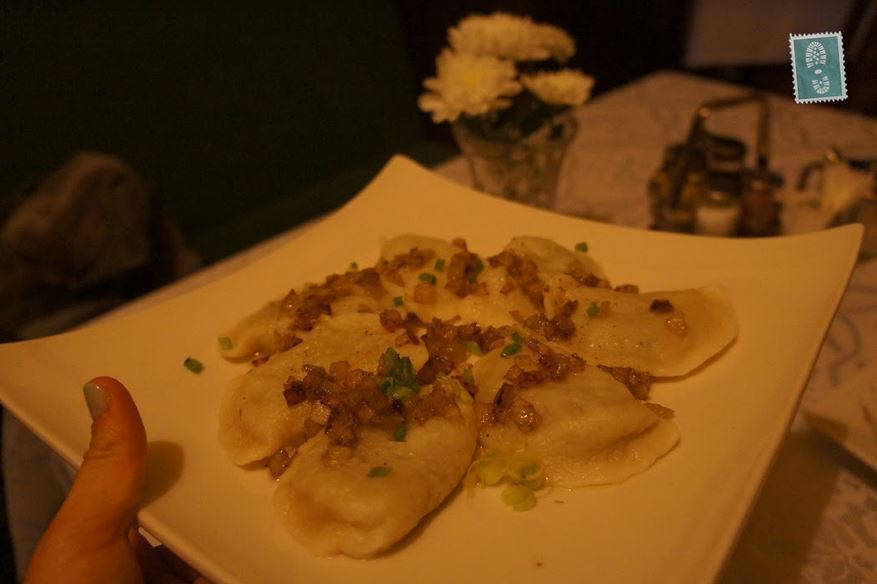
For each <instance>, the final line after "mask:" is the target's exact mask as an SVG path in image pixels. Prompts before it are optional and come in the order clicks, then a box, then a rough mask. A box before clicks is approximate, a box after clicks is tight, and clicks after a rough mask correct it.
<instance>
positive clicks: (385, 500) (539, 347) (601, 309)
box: [219, 235, 737, 557]
mask: <svg viewBox="0 0 877 584" xmlns="http://www.w3.org/2000/svg"><path fill="white" fill-rule="evenodd" d="M580 250H586V246H584V245H582V246H577V249H576V250H575V251H574V250H571V249H567V248H565V247H562V246H560V245H558V244H557V243H555V242H553V241H551V240H549V239H545V238H541V237H515V238H514V239H512V241H511V242H510V243H509V244H508V245H507V246H506V247H505V248H504V249H503V250H500V251H499V252H498V253H496V254H495V255H492V256H485V257H482V256H479V255H478V254H477V253H475V252H474V251H473V250H469V249H468V247H467V246H466V243H465V242H464V241H463V240H454V241H452V242H448V241H444V240H440V239H435V238H430V237H423V236H416V235H401V236H398V237H395V238H392V239H390V240H388V241H386V242H384V244H383V246H382V250H381V255H380V257H379V258H378V260H377V263H376V264H375V265H374V266H373V267H368V268H364V269H359V268H357V267H355V266H352V267H351V270H349V271H348V272H346V273H344V274H336V275H331V276H329V277H327V278H326V280H325V281H324V282H323V283H314V284H307V285H305V286H303V287H301V288H300V289H299V290H291V291H290V292H289V293H288V294H286V295H285V296H284V297H283V298H282V299H277V300H274V301H272V302H269V303H268V304H266V305H265V307H263V308H262V309H260V310H258V311H257V312H255V313H254V314H252V315H250V316H248V317H245V318H243V319H242V320H241V321H240V323H239V324H237V325H236V326H235V327H233V328H232V329H231V330H229V331H227V332H226V333H225V334H224V335H223V339H222V340H223V342H222V346H223V355H224V356H225V357H227V358H229V359H232V360H250V361H252V364H253V367H252V368H251V369H250V370H249V371H248V372H247V373H245V374H244V375H241V376H240V377H238V378H236V379H234V380H233V381H232V382H231V383H230V385H229V387H228V388H227V390H226V392H225V394H224V397H223V402H222V405H221V409H220V421H219V440H220V443H221V444H222V446H223V448H224V449H225V450H226V452H227V453H228V455H229V458H230V459H231V461H232V462H233V463H235V464H238V465H250V464H252V463H258V462H261V463H264V464H265V466H268V467H269V469H270V471H271V475H272V476H273V477H274V478H276V479H277V480H278V487H277V489H276V491H275V495H274V506H275V509H276V510H277V512H278V515H279V517H280V518H281V521H282V522H283V524H284V525H285V526H286V528H287V529H288V531H289V532H290V533H291V534H292V536H293V537H295V538H296V539H297V540H298V541H300V542H301V543H302V544H303V545H304V546H306V547H307V548H308V549H310V550H312V551H313V552H314V553H318V554H324V555H332V554H339V553H341V554H346V555H349V556H352V557H370V556H373V555H374V554H376V553H379V552H382V551H385V550H387V549H390V548H392V546H393V545H394V544H396V543H397V542H399V541H400V540H401V539H403V538H404V537H405V535H406V534H407V533H409V532H410V531H411V530H412V529H413V528H414V527H415V526H416V525H417V524H418V523H419V522H420V520H421V519H422V518H423V517H424V516H425V515H426V514H428V513H430V512H431V511H432V510H434V509H435V508H436V507H437V506H438V505H439V504H440V503H441V502H442V501H443V500H444V499H446V498H447V497H448V496H449V495H450V494H451V493H453V492H454V490H455V489H456V487H457V485H458V484H460V482H461V480H462V479H463V477H464V476H466V475H467V470H468V476H470V477H472V476H475V480H477V481H480V482H482V483H484V484H496V483H498V482H506V483H510V484H511V485H513V486H514V488H516V489H523V490H524V491H527V492H528V494H529V495H530V496H532V493H529V489H537V488H539V487H541V485H542V484H543V482H544V484H546V485H548V486H550V487H564V488H573V487H582V486H586V485H593V484H606V483H615V482H619V481H623V480H625V479H627V478H628V477H630V476H632V475H634V474H637V473H640V472H642V471H644V470H646V469H647V468H649V467H650V466H651V465H652V464H654V463H655V461H657V460H658V459H659V458H661V457H662V456H664V455H665V454H666V453H667V452H669V451H670V450H672V449H673V447H674V446H675V445H676V444H677V442H678V441H679V439H680V438H679V432H678V429H677V427H676V424H675V423H674V421H673V412H672V411H670V410H668V409H667V408H663V407H661V406H659V405H657V404H653V403H651V402H649V401H648V397H649V396H648V394H649V387H650V384H651V380H652V379H653V378H656V377H672V376H679V375H686V374H689V373H691V372H693V371H695V370H697V369H698V368H699V367H701V366H703V365H704V364H705V363H707V362H708V361H709V360H710V359H711V358H712V357H714V356H715V355H717V354H718V353H720V352H721V351H722V350H723V349H724V348H725V347H727V346H728V345H729V344H730V343H731V342H732V341H733V339H734V338H735V337H736V334H737V324H736V318H735V316H734V311H733V308H732V306H731V303H730V299H729V298H728V296H727V294H726V293H725V292H724V291H723V289H722V288H720V287H718V286H714V285H710V286H704V287H702V288H698V289H695V290H679V291H666V292H649V293H640V292H639V289H638V288H637V287H636V286H633V285H622V286H616V287H613V286H612V285H611V284H610V282H609V279H608V277H607V274H606V271H605V270H604V269H603V267H601V266H600V265H599V264H598V263H597V262H596V261H595V260H594V259H593V258H592V257H591V256H590V254H589V253H587V251H580ZM704 284H705V285H706V284H709V283H704ZM488 459H489V460H491V461H496V460H527V461H529V462H528V467H527V468H528V470H527V471H526V472H524V473H523V474H522V473H521V472H517V471H516V472H511V473H509V474H507V475H505V476H504V477H503V476H500V475H496V476H493V477H492V478H489V479H487V480H485V479H484V478H483V477H482V476H481V475H479V474H478V472H477V470H478V467H479V464H480V462H483V461H485V460H488ZM536 468H538V475H539V476H540V482H539V483H538V485H537V484H536V483H535V482H534V481H532V480H527V479H526V476H529V475H528V473H532V472H534V469H536ZM473 469H475V471H476V472H475V474H474V475H473ZM522 476H524V477H525V478H523V479H522V478H521V477H522ZM504 498H505V496H504ZM533 501H534V502H535V499H533ZM513 508H515V509H523V508H526V506H521V505H513Z"/></svg>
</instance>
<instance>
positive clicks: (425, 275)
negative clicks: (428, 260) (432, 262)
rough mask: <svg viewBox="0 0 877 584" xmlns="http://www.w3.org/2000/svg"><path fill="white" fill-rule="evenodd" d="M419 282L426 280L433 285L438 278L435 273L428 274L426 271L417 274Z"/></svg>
mask: <svg viewBox="0 0 877 584" xmlns="http://www.w3.org/2000/svg"><path fill="white" fill-rule="evenodd" d="M418 278H419V279H420V281H421V282H426V283H427V284H431V285H433V286H435V284H436V282H438V278H436V277H435V274H430V273H428V272H424V273H422V274H420V276H418Z"/></svg>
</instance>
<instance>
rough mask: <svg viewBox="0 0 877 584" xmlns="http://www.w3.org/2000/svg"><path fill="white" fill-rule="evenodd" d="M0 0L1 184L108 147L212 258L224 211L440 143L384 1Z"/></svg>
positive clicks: (346, 177)
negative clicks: (90, 0) (156, 0)
mask: <svg viewBox="0 0 877 584" xmlns="http://www.w3.org/2000/svg"><path fill="white" fill-rule="evenodd" d="M2 11H3V13H2V14H0V27H2V34H0V55H2V65H0V66H2V69H0V78H2V80H3V81H2V89H0V96H2V97H0V108H2V110H0V111H3V116H4V118H5V120H4V122H3V127H4V128H3V131H2V138H0V164H2V170H0V192H2V193H4V194H6V195H7V196H8V194H9V193H12V192H14V191H15V190H16V189H17V188H18V187H20V186H21V185H22V183H24V182H25V181H27V180H28V179H31V178H35V177H38V176H40V175H41V174H43V173H45V172H47V171H48V170H50V169H52V168H53V167H55V166H57V165H58V164H60V162H62V161H63V160H64V159H65V158H66V157H68V156H69V155H71V154H72V153H73V152H75V151H77V150H100V151H106V152H110V153H114V154H117V155H119V156H120V157H121V158H123V159H124V160H126V161H128V162H129V163H131V164H132V165H133V166H134V168H135V169H137V170H138V171H139V172H140V173H141V174H142V175H143V176H144V177H145V178H146V179H147V180H149V181H150V182H151V183H152V184H153V186H154V189H155V193H156V194H157V196H158V197H159V198H160V199H161V201H162V202H163V204H164V206H165V207H166V209H167V210H168V212H169V213H170V214H171V215H172V216H173V217H175V218H176V219H177V221H178V222H179V223H180V224H181V225H182V227H183V228H184V230H185V231H186V233H187V234H188V235H190V237H192V238H193V239H194V240H195V241H196V243H202V244H205V245H207V248H208V249H206V250H205V251H206V252H207V253H208V254H209V255H210V256H212V257H217V256H219V255H223V254H224V253H226V252H228V251H232V249H229V246H227V245H226V246H223V245H221V242H220V241H219V240H220V239H221V237H220V236H221V235H222V230H223V226H226V228H231V227H233V224H234V222H235V221H240V220H242V219H243V218H245V217H246V216H248V215H249V214H251V213H253V212H254V211H255V210H258V209H260V208H263V207H265V206H270V205H272V204H274V203H276V202H277V201H278V200H279V199H280V198H283V197H284V196H291V195H295V194H296V193H298V196H297V197H295V198H297V199H301V200H299V201H298V204H296V205H292V206H290V208H288V209H284V211H285V217H284V220H286V221H292V222H293V223H294V222H296V221H300V220H301V219H304V218H307V217H309V216H312V215H314V214H316V213H319V212H323V211H325V210H327V209H328V208H331V207H333V206H336V205H337V204H339V203H340V202H341V201H342V200H344V198H345V195H347V194H353V193H355V192H356V190H357V189H358V187H359V186H361V183H362V182H364V180H365V178H366V177H367V175H368V174H370V173H371V172H372V171H373V170H374V169H376V168H377V167H378V166H379V165H380V164H381V163H382V162H383V161H384V160H385V159H386V158H387V157H388V156H390V155H391V154H392V153H394V152H397V151H407V152H410V153H412V154H415V155H416V156H417V157H418V158H421V159H423V160H425V161H427V162H430V161H433V160H434V159H435V158H436V156H437V154H436V153H435V152H431V151H430V150H429V149H428V148H425V145H424V144H423V140H422V135H423V128H422V123H423V122H422V120H421V118H420V117H419V115H418V112H417V109H416V105H415V100H416V94H417V91H418V81H417V80H416V79H415V78H414V76H413V73H412V70H411V68H410V66H409V61H408V54H407V49H406V40H405V34H404V30H403V22H402V19H401V18H400V16H399V11H398V7H397V6H396V4H394V3H393V2H354V1H344V2H340V1H336V2H332V3H331V7H330V6H328V5H327V4H326V3H323V2H314V1H304V2H290V3H276V6H273V7H271V9H270V10H261V11H260V10H255V9H253V7H252V6H250V5H247V4H241V3H212V4H210V5H209V6H208V5H207V4H206V3H201V2H186V3H174V4H173V5H171V4H168V5H166V6H163V7H156V6H155V5H147V4H145V3H144V4H141V3H133V2H132V3H118V4H116V5H106V6H101V7H84V5H82V4H80V3H68V4H67V5H64V6H61V5H58V6H55V7H47V6H45V5H43V6H39V7H33V6H6V7H5V8H3V9H2ZM325 182H329V183H332V182H334V183H336V184H335V185H334V186H333V185H329V186H326V185H322V187H321V186H320V185H321V183H325ZM309 190H311V191H313V190H316V191H317V192H313V193H310V194H308V191H309ZM288 206H289V205H288ZM251 222H252V221H251ZM269 223H270V221H269ZM286 226H288V223H283V224H282V225H265V226H264V227H263V233H258V234H255V233H254V234H251V235H252V236H253V237H251V238H249V239H258V238H260V237H259V236H263V235H265V234H270V233H269V232H271V231H277V230H279V229H277V227H280V228H282V227H286ZM212 232H215V234H216V235H217V237H214V238H211V233H212ZM241 235H243V234H232V236H234V237H239V236H241ZM248 235H249V234H248ZM249 239H248V241H246V242H240V244H241V245H242V244H244V243H251V241H249ZM235 244H236V245H235V247H237V244H238V242H235Z"/></svg>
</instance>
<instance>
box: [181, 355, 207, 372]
mask: <svg viewBox="0 0 877 584" xmlns="http://www.w3.org/2000/svg"><path fill="white" fill-rule="evenodd" d="M183 367H185V368H186V369H188V370H189V371H191V372H192V373H201V372H202V371H204V364H203V363H201V361H199V360H198V359H195V358H193V357H186V360H185V361H183Z"/></svg>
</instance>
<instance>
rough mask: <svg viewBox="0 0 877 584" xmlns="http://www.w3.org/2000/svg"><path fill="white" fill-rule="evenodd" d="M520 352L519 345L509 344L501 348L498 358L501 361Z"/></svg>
mask: <svg viewBox="0 0 877 584" xmlns="http://www.w3.org/2000/svg"><path fill="white" fill-rule="evenodd" d="M520 352H521V344H520V343H510V344H508V345H506V346H505V347H503V350H502V351H500V353H499V356H500V357H502V358H503V359H508V358H509V357H511V356H512V355H516V354H518V353H520Z"/></svg>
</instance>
